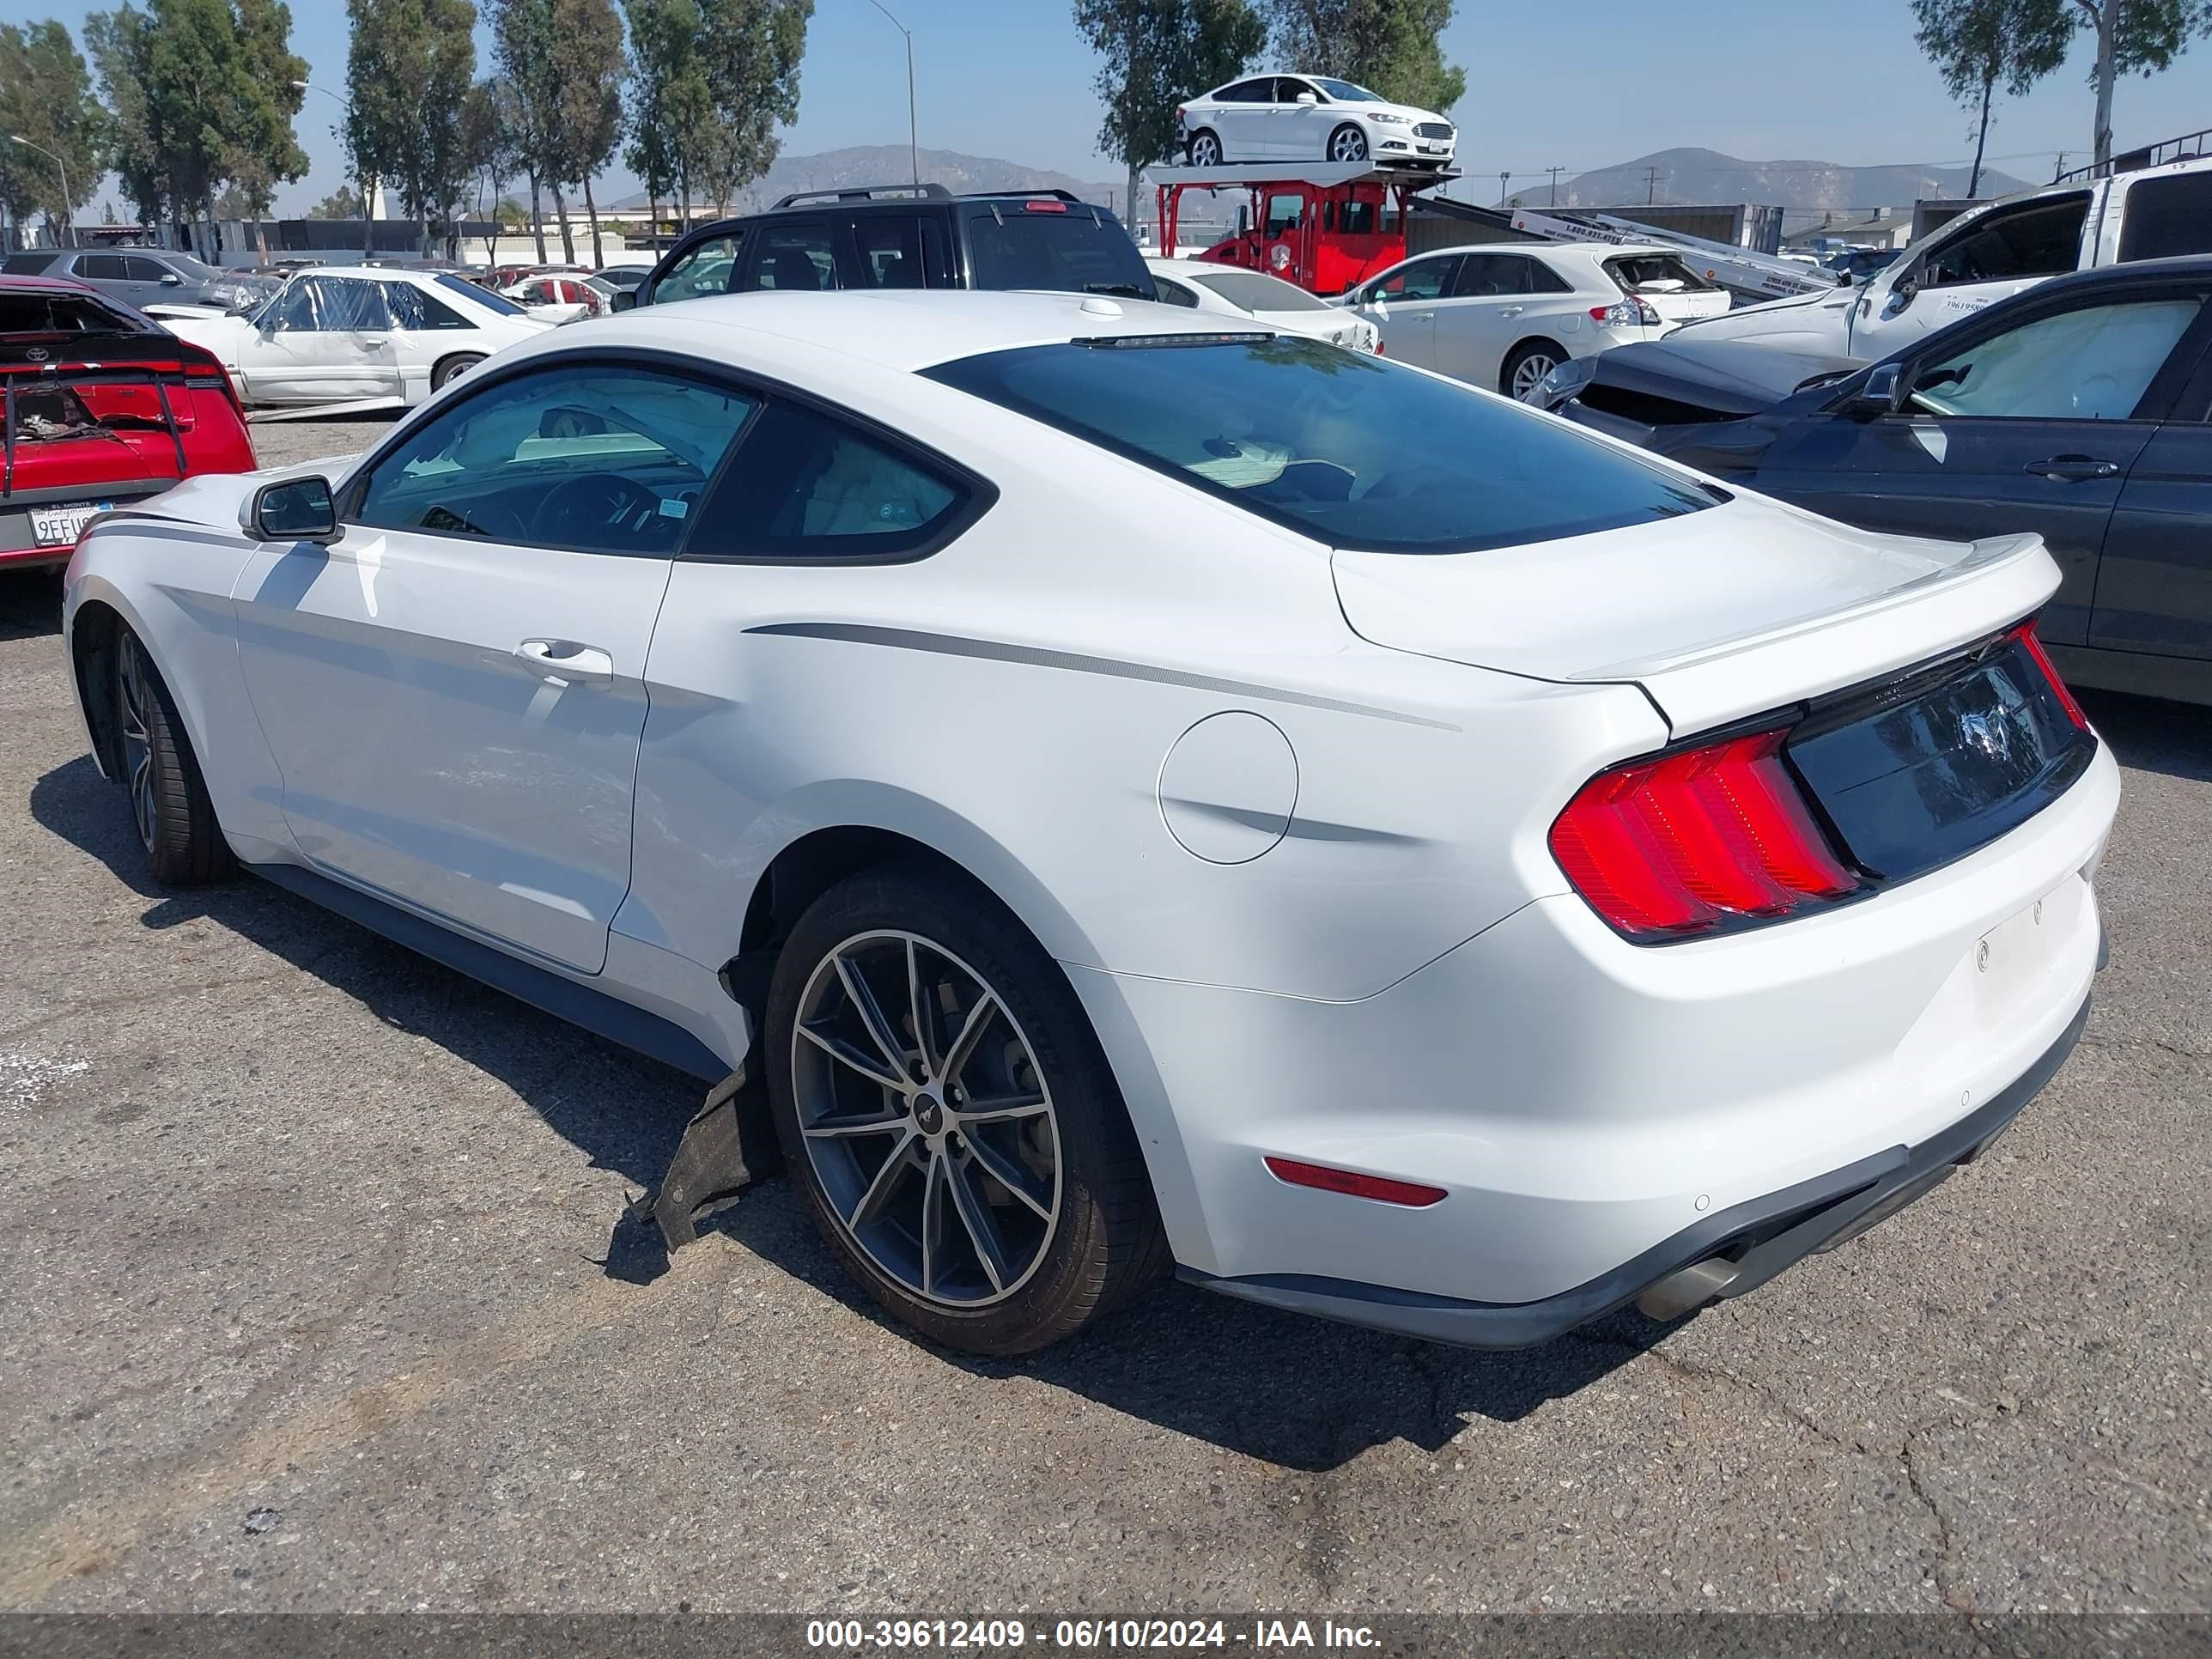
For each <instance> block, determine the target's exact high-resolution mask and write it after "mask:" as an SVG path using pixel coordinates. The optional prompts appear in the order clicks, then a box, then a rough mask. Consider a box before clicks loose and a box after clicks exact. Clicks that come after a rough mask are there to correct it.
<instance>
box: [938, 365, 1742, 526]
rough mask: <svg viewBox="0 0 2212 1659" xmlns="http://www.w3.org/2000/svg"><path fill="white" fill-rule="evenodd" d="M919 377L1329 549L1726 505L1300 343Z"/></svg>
mask: <svg viewBox="0 0 2212 1659" xmlns="http://www.w3.org/2000/svg"><path fill="white" fill-rule="evenodd" d="M927 373H928V374H929V375H930V377H931V378H932V379H933V380H941V381H943V382H944V383H945V384H946V385H947V386H957V387H958V388H959V389H960V390H962V391H963V392H973V393H974V394H975V396H977V397H979V398H987V399H988V400H990V401H991V402H993V403H994V404H1002V405H1004V406H1005V407H1006V408H1008V409H1012V410H1017V411H1018V412H1019V413H1021V414H1024V415H1027V416H1030V417H1032V418H1033V419H1036V420H1039V421H1042V422H1045V423H1046V424H1047V425H1048V426H1054V427H1058V428H1060V429H1061V430H1062V431H1065V432H1069V433H1073V434H1074V435H1076V436H1078V437H1080V438H1085V439H1087V440H1089V441H1091V442H1093V443H1096V444H1098V445H1100V446H1101V447H1104V448H1107V449H1110V450H1113V451H1114V452H1115V453H1118V454H1122V455H1126V456H1128V457H1129V458H1130V459H1133V460H1137V461H1140V462H1143V463H1144V464H1145V465H1148V466H1152V467H1155V468H1157V469H1158V470H1159V471H1163V472H1165V473H1167V474H1169V475H1170V477H1179V478H1182V479H1183V480H1184V481H1186V482H1187V483H1193V484H1195V485H1197V486H1198V487H1199V488H1200V489H1206V490H1207V491H1209V492H1211V493H1212V494H1214V495H1219V496H1222V497H1224V498H1225V499H1226V500H1229V501H1235V502H1236V503H1237V504H1238V505H1239V506H1241V507H1247V508H1249V509H1250V510H1251V511H1252V512H1255V513H1259V514H1260V515H1261V516H1262V517H1263V518H1267V519H1271V520H1275V521H1276V522H1277V523H1279V524H1284V525H1287V526H1290V527H1291V529H1293V530H1297V531H1298V532H1302V533H1303V534H1305V535H1308V536H1311V537H1314V538H1316V539H1318V540H1321V541H1323V542H1327V543H1328V544H1331V545H1332V546H1336V547H1352V548H1363V549H1370V550H1376V551H1379V552H1386V553H1463V552H1472V551H1474V550H1478V549H1481V548H1491V547H1508V546H1514V545H1516V544H1522V543H1528V542H1542V541H1552V540H1555V539H1557V538H1560V537H1564V536H1580V535H1585V534H1588V533H1589V532H1593V531H1599V530H1613V529H1619V528H1620V527H1622V526H1627V525H1637V524H1649V523H1650V522H1652V521H1653V520H1659V519H1671V518H1676V517H1679V516H1680V515H1681V514H1683V513H1695V512H1697V511H1698V510H1699V509H1700V508H1702V507H1711V505H1713V504H1714V503H1715V502H1716V501H1723V500H1725V499H1727V498H1726V497H1725V496H1724V495H1722V494H1721V493H1720V492H1718V491H1717V490H1714V489H1709V488H1707V487H1705V486H1703V485H1700V484H1698V483H1694V482H1692V480H1690V479H1687V478H1683V477H1677V476H1675V475H1674V474H1672V473H1669V472H1667V471H1662V469H1661V468H1660V467H1659V466H1658V465H1656V464H1654V463H1651V462H1647V461H1644V460H1642V459H1638V458H1637V457H1636V456H1634V455H1632V454H1628V453H1624V452H1622V451H1620V450H1618V449H1615V448H1613V447H1611V446H1610V445H1607V444H1605V443H1603V442H1601V441H1599V440H1597V439H1596V438H1594V437H1591V436H1589V435H1587V434H1585V433H1583V432H1581V431H1578V430H1577V429H1576V428H1574V427H1571V426H1569V425H1567V424H1566V423H1565V422H1560V421H1556V420H1553V419H1552V418H1550V417H1549V416H1544V415H1540V414H1538V413H1536V412H1535V411H1534V410H1530V409H1524V408H1522V407H1521V406H1520V405H1518V404H1511V403H1508V402H1505V401H1504V400H1503V399H1500V398H1493V397H1490V396H1486V394H1484V393H1482V392H1476V391H1474V390H1473V389H1472V388H1471V387H1468V386H1460V385H1458V384H1456V383H1455V382H1453V381H1449V380H1439V379H1437V378H1436V377H1435V376H1433V375H1429V374H1421V373H1420V372H1419V371H1418V370H1415V369H1411V368H1405V367H1403V366H1401V365H1400V364H1396V363H1390V362H1378V361H1376V359H1374V358H1372V357H1363V356H1355V355H1353V354H1352V353H1350V352H1345V351H1340V350H1338V349H1335V348H1334V347H1333V346H1329V345H1325V344H1323V343H1321V342H1319V341H1316V340H1305V339H1292V338H1289V337H1253V336H1249V335H1240V336H1234V337H1228V338H1226V339H1222V338H1220V337H1206V336H1198V337H1190V338H1189V340H1188V341H1187V340H1185V339H1183V338H1181V337H1175V336H1164V337H1152V338H1150V339H1139V340H1136V341H1134V342H1133V343H1129V342H1123V341H1104V342H1099V343H1091V344H1085V343H1080V342H1074V343H1067V344H1064V345H1045V346H1029V347H1025V348H1023V349H1018V350H1013V351H996V352H990V353H987V354H986V355H984V356H979V357H965V358H962V359H960V360H958V361H957V362H950V363H944V364H940V365H939V367H937V368H933V369H930V370H928V371H927Z"/></svg>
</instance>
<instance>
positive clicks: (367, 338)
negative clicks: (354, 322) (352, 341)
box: [361, 334, 385, 346]
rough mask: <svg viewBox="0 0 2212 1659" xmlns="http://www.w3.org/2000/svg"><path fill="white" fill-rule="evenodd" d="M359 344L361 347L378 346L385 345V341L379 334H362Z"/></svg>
mask: <svg viewBox="0 0 2212 1659" xmlns="http://www.w3.org/2000/svg"><path fill="white" fill-rule="evenodd" d="M361 343H362V344H363V345H370V346H380V345H382V344H384V343H385V339H384V336H382V335H381V334H364V335H362V337H361Z"/></svg>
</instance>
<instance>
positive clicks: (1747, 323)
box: [1676, 157, 2212, 362]
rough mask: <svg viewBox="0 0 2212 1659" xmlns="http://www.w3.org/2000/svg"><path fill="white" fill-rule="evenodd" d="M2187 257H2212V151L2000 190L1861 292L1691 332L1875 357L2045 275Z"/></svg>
mask: <svg viewBox="0 0 2212 1659" xmlns="http://www.w3.org/2000/svg"><path fill="white" fill-rule="evenodd" d="M2182 253H2212V157H2197V158H2193V159H2191V160H2189V161H2172V162H2169V163H2167V164H2166V166H2164V167H2146V168H2144V169H2143V170H2142V172H2139V173H2121V174H2118V176H2117V177H2113V178H2108V179H2082V180H2081V181H2079V182H2064V183H2060V184H2056V185H2046V186H2045V188H2043V189H2041V190H2032V191H2023V192H2022V193H2021V194H2020V195H2018V196H2007V197H2002V198H2000V199H1999V200H1996V201H1994V202H1989V203H1986V204H1983V205H1982V206H1980V207H1976V208H1971V209H1969V210H1967V211H1966V212H1964V213H1962V214H1960V216H1958V217H1957V218H1955V219H1954V220H1952V221H1951V222H1949V223H1948V224H1946V225H1944V226H1943V227H1942V228H1940V229H1938V230H1936V231H1934V232H1932V233H1931V234H1929V235H1927V236H1924V237H1923V238H1922V239H1921V240H1919V241H1918V242H1917V243H1915V244H1914V245H1913V246H1911V247H1910V248H1907V249H1906V250H1905V256H1904V257H1903V258H1900V259H1899V260H1898V261H1896V263H1895V264H1892V265H1890V266H1889V267H1888V268H1887V270H1881V271H1878V272H1876V273H1875V275H1874V276H1873V277H1871V278H1870V279H1869V281H1868V282H1867V283H1866V285H1865V286H1864V287H1863V288H1856V289H1838V290H1837V291H1836V292H1835V293H1833V294H1814V295H1805V296H1803V297H1801V298H1796V299H1788V300H1774V301H1769V302H1768V303H1767V304H1765V305H1758V306H1747V307H1744V308H1743V309H1741V310H1740V311H1732V312H1729V313H1727V314H1726V315H1725V316H1721V317H1716V318H1712V319H1709V320H1707V321H1704V322H1699V323H1688V324H1685V325H1683V327H1684V328H1686V329H1689V330H1692V331H1694V332H1693V333H1692V334H1690V335H1688V336H1685V337H1690V338H1695V339H1699V340H1760V341H1765V342H1771V343H1773V344H1776V345H1784V346H1788V347H1789V348H1790V349H1793V350H1798V351H1807V352H1814V353H1818V354H1820V355H1823V356H1837V357H1856V358H1858V359H1859V360H1860V361H1862V362H1875V361H1877V360H1878V359H1881V358H1883V357H1887V356H1889V355H1890V353H1892V352H1893V351H1895V350H1897V349H1899V348H1900V347H1903V346H1906V345H1910V344H1911V343H1912V342H1913V341H1914V340H1916V339H1917V338H1918V337H1920V336H1921V335H1923V334H1926V333H1929V332H1930V331H1934V330H1936V329H1939V328H1942V326H1943V325H1945V324H1947V323H1954V322H1956V321H1958V320H1959V319H1960V318H1961V317H1963V316H1965V315H1966V313H1969V312H1972V311H1979V310H1980V309H1981V308H1982V307H1984V306H1985V305H1989V304H1990V303H1991V302H1992V301H1997V300H2002V299H2004V298H2006V297H2008V295H2015V294H2017V293H2019V292H2020V291H2021V289H2027V288H2033V286H2034V285H2035V284H2036V283H2039V282H2042V281H2043V280H2045V278H2046V277H2051V276H2064V275H2065V274H2066V273H2067V272H2068V271H2069V270H2089V269H2090V268H2091V267H2093V266H2096V265H2111V264H2124V263H2126V262H2128V261H2130V260H2134V259H2160V258H2166V257H2167V256H2169V255H2172V254H2182ZM1676 332H1677V333H1678V334H1679V333H1680V331H1679V330H1678V331H1676Z"/></svg>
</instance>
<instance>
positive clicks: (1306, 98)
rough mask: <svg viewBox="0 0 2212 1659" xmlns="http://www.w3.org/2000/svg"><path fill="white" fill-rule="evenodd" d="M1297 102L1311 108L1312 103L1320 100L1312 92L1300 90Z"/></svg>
mask: <svg viewBox="0 0 2212 1659" xmlns="http://www.w3.org/2000/svg"><path fill="white" fill-rule="evenodd" d="M1298 102H1299V103H1300V104H1301V105H1303V106H1305V107H1307V108H1311V107H1312V106H1314V105H1316V104H1318V103H1319V102H1321V100H1320V99H1318V98H1316V97H1315V96H1314V95H1313V94H1311V93H1310V92H1302V93H1300V94H1298Z"/></svg>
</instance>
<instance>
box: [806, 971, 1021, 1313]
mask: <svg viewBox="0 0 2212 1659" xmlns="http://www.w3.org/2000/svg"><path fill="white" fill-rule="evenodd" d="M791 1068H792V1069H791V1081H792V1091H791V1092H792V1099H793V1103H794V1104H795V1105H796V1107H797V1109H798V1111H797V1115H798V1120H799V1133H800V1135H801V1137H802V1138H803V1139H804V1142H805V1148H806V1155H807V1158H808V1161H809V1162H810V1164H811V1165H812V1166H813V1170H814V1174H815V1176H816V1179H817V1181H818V1182H819V1183H820V1187H821V1190H822V1193H823V1196H824V1197H825V1198H826V1199H827V1200H828V1201H829V1209H830V1211H831V1212H832V1214H833V1215H834V1216H835V1217H836V1222H837V1225H838V1227H839V1228H840V1229H841V1230H842V1231H843V1232H844V1233H845V1235H846V1236H847V1237H848V1238H850V1239H851V1240H852V1242H853V1243H854V1244H856V1245H857V1246H858V1247H859V1248H860V1250H861V1252H862V1253H863V1254H864V1255H866V1257H867V1258H868V1260H869V1261H871V1262H872V1263H873V1264H874V1265H875V1267H877V1268H878V1271H880V1272H881V1273H884V1275H885V1276H886V1277H888V1278H890V1279H892V1280H893V1281H895V1282H896V1284H898V1285H900V1286H901V1287H902V1288H903V1289H905V1290H906V1291H909V1292H911V1293H913V1294H915V1295H917V1296H920V1297H924V1298H925V1299H927V1300H928V1301H931V1302H933V1303H936V1304H939V1305H941V1306H945V1307H948V1308H955V1309H961V1310H968V1309H975V1308H981V1307H987V1306H989V1305H990V1304H994V1303H998V1302H1002V1301H1004V1300H1005V1299H1006V1297H1010V1296H1012V1295H1013V1294H1014V1293H1015V1292H1016V1291H1018V1290H1020V1289H1021V1287H1022V1286H1023V1285H1025V1284H1027V1283H1028V1282H1029V1280H1030V1278H1031V1277H1032V1276H1033V1275H1034V1274H1035V1273H1036V1270H1037V1268H1038V1267H1039V1266H1040V1265H1041V1264H1042V1262H1043V1261H1044V1258H1045V1255H1046V1254H1047V1252H1048V1249H1049V1248H1050V1246H1051V1243H1052V1239H1053V1234H1054V1230H1055V1228H1056V1227H1057V1225H1058V1224H1059V1219H1060V1197H1061V1180H1060V1134H1059V1124H1058V1120H1057V1118H1056V1117H1055V1115H1054V1109H1053V1102H1052V1094H1051V1091H1050V1088H1049V1086H1048V1083H1047V1081H1046V1079H1045V1077H1044V1075H1043V1072H1042V1068H1041V1067H1040V1066H1038V1065H1037V1062H1036V1054H1035V1051H1034V1050H1033V1049H1032V1048H1031V1047H1030V1042H1029V1039H1028V1038H1027V1037H1026V1036H1024V1033H1023V1031H1022V1029H1021V1027H1020V1025H1019V1024H1018V1022H1017V1021H1016V1020H1015V1019H1014V1017H1013V1015H1012V1012H1011V1011H1010V1010H1009V1009H1008V1008H1007V1006H1006V1002H1005V1000H1003V999H1002V998H1001V997H1000V995H999V994H998V993H997V992H995V991H994V990H993V989H992V987H990V986H989V985H988V984H987V982H985V981H984V979H983V977H982V976H981V975H980V974H978V973H977V972H976V971H975V969H973V968H971V967H969V965H968V964H967V963H964V962H963V961H961V960H960V959H959V958H958V957H956V956H954V955H953V954H952V953H951V951H947V950H945V948H944V947H943V946H942V945H937V944H935V943H933V941H931V940H929V939H926V938H923V937H922V936H921V935H920V934H918V933H904V932H896V931H890V930H884V931H877V932H872V933H860V934H856V935H854V937H853V938H851V939H847V940H845V941H844V942H843V943H842V944H841V945H838V946H836V949H834V950H833V951H830V952H829V954H828V955H827V956H825V957H823V959H822V960H821V961H820V962H819V963H817V964H816V965H815V969H814V971H813V973H812V975H811V976H810V977H809V978H808V980H807V982H806V987H805V990H804V991H803V992H801V993H800V995H799V1012H798V1018H797V1019H796V1020H795V1021H794V1022H793V1028H792V1039H791Z"/></svg>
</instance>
